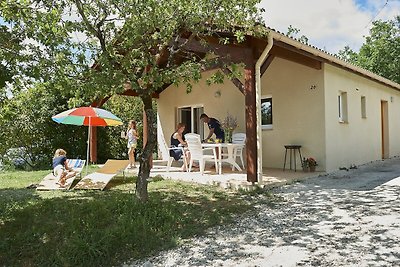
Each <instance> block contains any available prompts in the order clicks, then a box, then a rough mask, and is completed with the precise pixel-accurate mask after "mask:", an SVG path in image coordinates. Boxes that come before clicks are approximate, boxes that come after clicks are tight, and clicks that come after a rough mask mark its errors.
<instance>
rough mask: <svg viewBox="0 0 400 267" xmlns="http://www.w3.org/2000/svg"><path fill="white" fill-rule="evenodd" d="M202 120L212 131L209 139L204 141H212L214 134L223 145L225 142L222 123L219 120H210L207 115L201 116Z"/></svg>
mask: <svg viewBox="0 0 400 267" xmlns="http://www.w3.org/2000/svg"><path fill="white" fill-rule="evenodd" d="M200 120H201V121H203V123H207V125H208V129H209V130H210V132H209V133H208V136H207V138H206V139H204V141H207V140H208V139H210V138H211V136H212V135H213V134H215V138H216V139H217V140H218V141H219V142H221V143H223V142H224V141H225V133H224V130H223V129H222V128H221V123H220V122H219V121H218V120H217V119H214V118H210V117H208V116H207V114H204V113H203V114H201V115H200Z"/></svg>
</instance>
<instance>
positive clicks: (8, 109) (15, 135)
mask: <svg viewBox="0 0 400 267" xmlns="http://www.w3.org/2000/svg"><path fill="white" fill-rule="evenodd" d="M60 91H61V90H60V89H59V88H54V87H53V86H48V85H47V84H38V85H37V86H35V87H32V88H31V89H30V90H28V91H23V92H21V93H19V94H18V95H16V96H14V97H12V98H10V99H6V100H5V101H4V102H3V105H2V106H1V107H0V128H1V131H0V140H1V142H0V156H3V155H5V157H4V158H3V162H4V161H7V159H8V158H9V157H8V155H7V152H9V151H16V152H19V153H18V158H19V159H20V160H23V162H21V163H20V164H21V166H24V167H27V168H28V169H38V168H46V169H49V167H50V166H51V164H50V163H51V160H50V159H51V157H52V156H53V154H54V151H55V149H56V148H60V147H61V148H64V149H65V150H66V151H67V152H68V156H70V157H72V158H73V157H84V156H85V154H86V153H85V152H86V143H85V141H86V136H87V134H86V133H87V129H85V128H83V127H71V126H68V125H60V127H55V123H54V122H53V121H52V120H51V119H50V118H51V116H52V115H54V114H57V113H59V112H61V111H64V110H66V109H67V104H66V103H67V101H68V98H69V97H70V96H68V95H67V96H63V95H62V94H60ZM10 148H12V149H11V150H10Z"/></svg>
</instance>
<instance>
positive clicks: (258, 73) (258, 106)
mask: <svg viewBox="0 0 400 267" xmlns="http://www.w3.org/2000/svg"><path fill="white" fill-rule="evenodd" d="M267 40H268V44H267V46H266V47H265V49H264V51H263V52H262V54H261V56H260V57H259V58H258V60H257V62H256V110H257V113H256V119H257V122H256V125H257V126H256V130H257V181H258V182H259V183H260V182H262V174H263V171H262V128H261V66H262V64H263V63H264V61H265V59H266V58H267V56H268V53H269V51H270V50H271V48H272V45H273V42H274V41H273V37H272V32H269V33H268V39H267Z"/></svg>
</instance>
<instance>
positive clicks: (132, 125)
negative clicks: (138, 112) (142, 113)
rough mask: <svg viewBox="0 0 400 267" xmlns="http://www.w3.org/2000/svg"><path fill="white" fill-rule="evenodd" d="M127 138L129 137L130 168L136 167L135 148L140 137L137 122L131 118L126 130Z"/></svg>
mask: <svg viewBox="0 0 400 267" xmlns="http://www.w3.org/2000/svg"><path fill="white" fill-rule="evenodd" d="M126 138H127V139H128V145H127V148H128V155H129V168H134V167H135V149H136V146H137V139H138V138H139V136H138V134H137V130H136V122H135V121H134V120H131V121H130V122H129V125H128V129H127V130H126Z"/></svg>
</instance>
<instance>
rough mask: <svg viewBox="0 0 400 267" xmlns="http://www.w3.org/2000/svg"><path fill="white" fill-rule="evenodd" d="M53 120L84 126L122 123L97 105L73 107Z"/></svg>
mask: <svg viewBox="0 0 400 267" xmlns="http://www.w3.org/2000/svg"><path fill="white" fill-rule="evenodd" d="M51 118H52V120H53V121H55V122H57V123H62V124H71V125H78V126H80V125H84V126H89V127H90V126H117V125H122V121H121V119H120V118H118V117H117V116H115V115H114V114H112V113H111V112H109V111H107V110H104V109H101V108H95V107H80V108H73V109H70V110H67V111H64V112H61V113H59V114H57V115H54V116H53V117H51ZM89 141H90V128H89V130H88V143H87V153H86V174H87V168H88V164H89V144H90V142H89Z"/></svg>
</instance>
